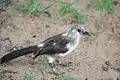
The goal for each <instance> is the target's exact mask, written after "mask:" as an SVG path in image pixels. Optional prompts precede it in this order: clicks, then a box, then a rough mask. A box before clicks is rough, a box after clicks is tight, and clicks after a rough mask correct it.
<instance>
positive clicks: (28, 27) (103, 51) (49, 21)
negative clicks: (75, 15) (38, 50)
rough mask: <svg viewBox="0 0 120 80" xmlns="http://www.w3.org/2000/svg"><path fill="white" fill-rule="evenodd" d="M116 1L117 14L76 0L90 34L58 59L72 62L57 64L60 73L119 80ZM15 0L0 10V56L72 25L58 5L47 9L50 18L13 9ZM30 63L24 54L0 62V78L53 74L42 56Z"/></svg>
mask: <svg viewBox="0 0 120 80" xmlns="http://www.w3.org/2000/svg"><path fill="white" fill-rule="evenodd" d="M116 1H117V4H116V13H115V16H111V14H108V13H105V12H100V11H96V10H95V9H93V7H92V6H91V3H90V1H88V0H79V3H78V4H77V5H78V6H77V7H80V9H81V10H82V11H84V12H86V13H88V18H87V20H86V21H85V25H86V27H85V28H86V29H87V30H88V31H89V32H90V33H91V37H84V38H82V39H81V41H80V44H79V46H78V47H77V49H76V50H75V51H73V52H72V53H71V54H70V55H68V56H65V57H63V58H60V60H61V61H62V62H63V63H67V62H72V65H71V66H69V67H59V66H58V71H59V72H64V74H63V75H65V76H72V77H76V78H77V79H78V80H80V79H81V80H120V61H119V60H120V53H119V52H120V23H119V22H120V15H119V14H120V1H119V0H116ZM17 2H18V1H17V0H12V4H10V5H8V7H7V8H6V11H5V10H4V11H0V57H2V56H3V55H5V54H6V53H7V52H9V51H10V50H11V49H12V48H14V47H17V48H21V47H26V46H30V45H35V44H37V43H39V42H40V41H43V40H44V39H46V38H48V37H50V36H52V35H55V34H58V33H61V32H64V31H67V30H68V28H70V27H71V26H72V25H75V24H74V23H71V18H70V17H69V16H68V15H66V16H64V17H60V16H59V15H58V13H57V12H58V11H56V9H57V7H52V9H50V13H51V16H52V18H48V17H46V16H43V15H40V16H34V15H28V14H26V13H22V12H18V11H16V10H15V9H13V7H12V6H13V5H14V4H16V3H17ZM46 2H47V1H46ZM54 11H55V12H54ZM31 63H32V60H31V57H30V55H27V56H23V57H20V58H18V59H15V60H12V61H10V62H8V63H6V64H3V65H0V80H23V77H24V76H25V74H31V75H32V77H33V80H52V78H53V77H54V75H52V74H50V73H48V72H49V71H51V68H50V67H49V66H48V64H47V62H46V60H45V56H39V58H38V59H37V62H36V63H35V64H34V65H33V64H31ZM56 80H57V79H56ZM58 80H59V79H58Z"/></svg>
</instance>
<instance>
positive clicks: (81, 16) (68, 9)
mask: <svg viewBox="0 0 120 80" xmlns="http://www.w3.org/2000/svg"><path fill="white" fill-rule="evenodd" d="M60 7H61V8H60V13H61V15H62V16H64V15H65V14H67V13H69V14H70V16H71V17H73V18H75V19H76V21H77V22H79V23H83V22H84V21H85V19H86V18H87V15H86V14H85V13H82V12H78V10H77V9H76V8H75V5H74V4H64V3H62V4H61V6H60Z"/></svg>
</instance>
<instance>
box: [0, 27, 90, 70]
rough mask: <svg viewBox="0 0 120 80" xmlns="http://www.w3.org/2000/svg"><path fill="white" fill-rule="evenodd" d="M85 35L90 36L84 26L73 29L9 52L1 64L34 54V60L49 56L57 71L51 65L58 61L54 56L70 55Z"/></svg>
mask: <svg viewBox="0 0 120 80" xmlns="http://www.w3.org/2000/svg"><path fill="white" fill-rule="evenodd" d="M84 35H88V36H90V34H89V33H88V32H87V31H86V30H85V28H84V27H83V25H78V26H76V27H72V28H71V29H70V30H69V31H68V32H63V33H60V34H58V35H55V36H53V37H50V38H48V39H46V40H44V41H42V42H41V43H39V44H38V45H34V46H30V47H26V48H22V49H18V50H14V51H12V52H9V53H8V54H6V55H4V56H3V57H2V58H1V64H3V63H5V62H8V61H10V60H12V59H15V58H17V57H20V56H23V55H27V54H30V53H34V59H35V58H36V57H38V56H39V55H48V63H49V64H50V66H51V67H52V68H53V71H54V70H55V69H54V67H53V66H52V65H51V64H52V63H53V62H54V61H58V60H57V59H56V58H55V57H54V55H58V56H60V57H62V56H66V55H68V54H69V53H71V52H72V51H73V50H74V49H75V48H76V47H77V46H78V44H79V39H80V38H81V37H82V36H84Z"/></svg>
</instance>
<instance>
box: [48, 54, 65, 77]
mask: <svg viewBox="0 0 120 80" xmlns="http://www.w3.org/2000/svg"><path fill="white" fill-rule="evenodd" d="M55 60H56V59H55V58H54V57H51V56H49V57H48V61H47V62H48V64H49V66H50V67H51V68H52V72H53V73H52V74H54V75H56V76H59V75H61V74H63V73H58V72H56V69H55V67H56V64H54V63H53V62H54V61H55Z"/></svg>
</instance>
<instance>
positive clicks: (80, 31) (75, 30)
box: [68, 25, 90, 37]
mask: <svg viewBox="0 0 120 80" xmlns="http://www.w3.org/2000/svg"><path fill="white" fill-rule="evenodd" d="M68 35H70V36H72V37H78V36H80V37H81V36H84V35H87V36H90V34H89V32H88V31H86V30H85V27H84V25H78V26H76V27H72V28H71V30H70V31H69V33H68Z"/></svg>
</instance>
